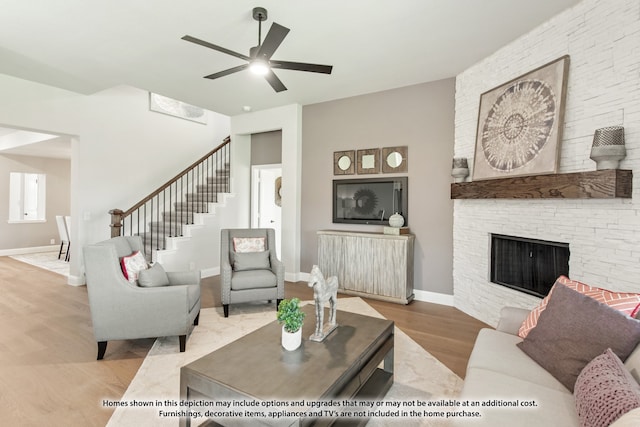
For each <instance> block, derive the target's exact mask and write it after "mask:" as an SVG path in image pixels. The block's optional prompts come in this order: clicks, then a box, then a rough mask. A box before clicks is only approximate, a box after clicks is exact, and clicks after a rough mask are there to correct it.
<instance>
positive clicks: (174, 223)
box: [109, 137, 231, 262]
mask: <svg viewBox="0 0 640 427" xmlns="http://www.w3.org/2000/svg"><path fill="white" fill-rule="evenodd" d="M230 143H231V141H230V139H229V138H228V137H227V138H226V139H225V140H224V142H223V143H222V144H221V145H219V146H218V147H216V148H215V149H214V150H212V151H211V152H210V153H207V154H206V155H205V156H203V157H202V158H200V159H199V160H198V161H196V162H195V163H193V164H192V165H191V166H189V167H188V168H187V169H185V170H183V171H182V172H181V173H179V174H178V175H176V176H175V177H174V178H173V179H171V180H170V181H168V182H167V183H165V184H164V185H162V186H161V187H160V188H158V189H157V190H156V191H154V192H153V193H151V194H150V195H149V196H147V197H145V198H144V199H142V200H141V201H140V202H138V203H136V204H135V205H134V206H133V207H131V208H129V209H127V210H126V211H122V210H120V209H112V210H111V211H109V213H110V214H111V236H112V237H115V236H121V235H122V236H132V235H139V236H142V239H143V241H144V248H145V255H146V257H147V261H149V262H154V261H156V260H157V255H158V252H159V251H163V250H166V249H167V248H168V246H170V245H169V239H170V238H177V237H183V236H185V229H186V228H187V227H189V226H193V225H194V224H195V223H196V222H197V219H199V218H200V215H201V214H207V213H210V212H211V210H212V209H213V206H214V204H215V203H219V201H220V199H222V198H223V197H224V196H223V194H224V193H229V188H230V185H229V177H230V164H229V162H228V159H229V147H230Z"/></svg>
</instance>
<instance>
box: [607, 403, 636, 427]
mask: <svg viewBox="0 0 640 427" xmlns="http://www.w3.org/2000/svg"><path fill="white" fill-rule="evenodd" d="M638 426H640V408H636V409H634V410H632V411H630V412H627V413H626V414H624V415H623V416H621V417H620V418H618V420H617V421H615V422H614V423H613V424H611V425H610V426H609V427H638Z"/></svg>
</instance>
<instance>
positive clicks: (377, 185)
mask: <svg viewBox="0 0 640 427" xmlns="http://www.w3.org/2000/svg"><path fill="white" fill-rule="evenodd" d="M407 195H408V178H407V177H394V178H368V179H334V180H333V222H334V223H351V224H379V225H387V224H389V217H390V216H391V215H393V214H394V213H396V212H397V213H399V214H400V215H402V216H403V217H404V225H405V226H407V225H408V224H409V218H408V214H409V209H408V200H407V199H408V197H407Z"/></svg>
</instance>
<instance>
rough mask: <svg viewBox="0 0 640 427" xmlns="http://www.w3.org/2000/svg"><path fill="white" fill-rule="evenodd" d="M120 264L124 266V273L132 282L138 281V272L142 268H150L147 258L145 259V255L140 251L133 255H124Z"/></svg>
mask: <svg viewBox="0 0 640 427" xmlns="http://www.w3.org/2000/svg"><path fill="white" fill-rule="evenodd" d="M120 266H121V267H122V274H124V277H125V278H126V279H127V280H128V281H129V282H131V283H136V282H137V281H138V273H139V272H140V271H141V270H146V269H147V268H149V266H148V265H147V260H146V259H144V255H142V253H141V252H140V251H135V252H134V253H132V254H131V255H127V256H123V257H122V258H121V259H120Z"/></svg>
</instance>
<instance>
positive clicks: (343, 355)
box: [180, 305, 394, 426]
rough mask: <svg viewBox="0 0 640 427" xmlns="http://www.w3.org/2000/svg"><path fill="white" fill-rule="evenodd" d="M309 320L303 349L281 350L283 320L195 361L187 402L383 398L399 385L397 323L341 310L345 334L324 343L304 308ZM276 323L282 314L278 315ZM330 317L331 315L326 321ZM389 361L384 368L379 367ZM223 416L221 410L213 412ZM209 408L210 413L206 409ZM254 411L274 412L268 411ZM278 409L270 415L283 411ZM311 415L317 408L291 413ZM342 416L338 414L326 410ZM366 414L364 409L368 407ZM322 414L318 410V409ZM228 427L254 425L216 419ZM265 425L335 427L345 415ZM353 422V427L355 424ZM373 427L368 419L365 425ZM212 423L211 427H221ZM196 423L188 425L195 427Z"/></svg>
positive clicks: (184, 377) (310, 310)
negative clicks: (395, 381)
mask: <svg viewBox="0 0 640 427" xmlns="http://www.w3.org/2000/svg"><path fill="white" fill-rule="evenodd" d="M303 310H304V312H305V313H306V321H305V324H304V327H303V331H302V337H303V341H302V346H301V347H300V348H298V349H297V350H295V351H286V350H284V349H283V348H282V346H281V344H280V335H281V329H282V327H281V325H279V324H278V323H277V322H276V321H275V320H274V321H273V322H271V323H269V324H268V325H265V326H263V327H262V328H260V329H257V330H255V331H254V332H251V333H250V334H248V335H245V336H244V337H242V338H240V339H238V340H236V341H234V342H232V343H230V344H228V345H226V346H224V347H222V348H220V349H218V350H216V351H214V352H212V353H210V354H208V355H206V356H204V357H202V358H200V359H198V360H196V361H194V362H192V363H189V364H188V365H185V366H183V367H182V368H181V370H180V400H190V401H197V400H200V399H205V400H207V401H214V402H215V401H220V402H221V401H227V402H228V401H232V400H242V401H249V402H259V403H263V402H270V401H279V402H283V401H297V402H300V401H301V400H303V399H304V401H305V403H309V402H312V401H327V400H334V401H337V400H344V399H348V400H352V399H366V400H376V399H379V398H382V397H383V396H384V395H385V394H386V393H387V391H388V390H389V388H390V387H391V385H392V384H393V349H394V339H393V338H394V336H393V328H394V323H393V322H392V321H389V320H385V319H379V318H374V317H369V316H363V315H360V314H355V313H349V312H345V311H340V310H338V313H337V321H338V325H339V327H338V329H336V330H335V331H334V332H333V333H332V334H331V335H329V336H328V337H327V338H326V339H325V340H324V341H323V342H320V343H318V342H313V341H309V340H308V337H309V336H310V335H311V334H312V333H313V329H314V326H315V321H314V320H315V312H314V311H315V309H314V306H313V305H307V306H305V307H303ZM274 317H275V313H274ZM325 319H328V314H326V315H325ZM381 363H383V365H382V366H383V368H379V365H380V364H381ZM208 408H209V409H210V410H213V411H220V410H222V409H224V408H222V407H220V406H209V407H208ZM203 409H204V410H206V409H207V408H206V407H205V408H203ZM246 409H247V410H255V411H264V412H267V411H268V410H269V409H266V408H265V407H264V406H262V407H261V406H257V407H249V408H246ZM279 409H283V408H278V407H271V408H270V410H272V411H277V410H279ZM284 409H285V410H288V411H305V410H309V409H310V408H300V407H297V408H290V407H289V408H284ZM323 409H325V410H326V409H328V410H332V411H334V410H336V409H337V408H331V407H330V408H327V407H325V408H320V409H319V410H320V411H322V410H323ZM363 409H364V408H363ZM314 410H318V409H314ZM213 421H215V423H218V424H221V425H224V424H226V422H230V423H231V424H235V425H249V423H250V422H251V419H247V418H229V419H215V420H213ZM260 421H261V425H263V424H264V425H287V426H289V425H296V426H307V425H331V424H332V423H333V422H335V421H337V422H338V423H339V422H340V421H341V420H340V419H339V418H337V417H331V416H327V417H323V418H321V419H316V418H284V419H282V418H281V419H277V420H276V419H273V420H270V419H264V418H260ZM353 421H354V420H353V419H350V420H349V425H354V423H353ZM361 422H362V423H366V420H361ZM215 423H213V422H211V423H209V422H207V423H206V424H207V425H209V424H211V425H214V424H215ZM190 425H191V418H190V417H188V418H187V417H185V418H181V419H180V426H190Z"/></svg>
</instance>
